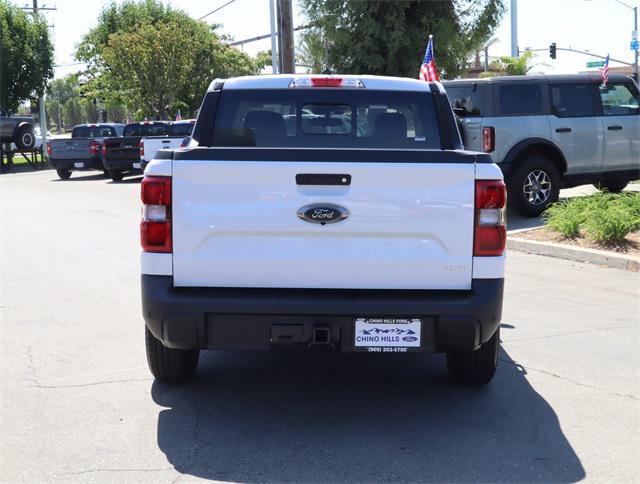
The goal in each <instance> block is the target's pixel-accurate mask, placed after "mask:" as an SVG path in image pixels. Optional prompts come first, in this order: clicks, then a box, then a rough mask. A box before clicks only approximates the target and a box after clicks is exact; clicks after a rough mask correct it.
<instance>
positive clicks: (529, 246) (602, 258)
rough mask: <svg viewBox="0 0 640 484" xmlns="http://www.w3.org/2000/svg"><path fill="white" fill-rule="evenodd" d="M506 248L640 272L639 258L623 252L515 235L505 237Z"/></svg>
mask: <svg viewBox="0 0 640 484" xmlns="http://www.w3.org/2000/svg"><path fill="white" fill-rule="evenodd" d="M507 249H509V250H517V251H520V252H527V253H528V254H537V255H546V256H549V257H557V258H558V259H567V260H573V261H576V262H587V263H589V264H598V265H602V266H607V267H613V268H615V269H623V270H625V271H631V272H640V258H638V257H633V256H630V255H623V254H612V253H611V252H607V251H604V250H597V249H587V248H584V247H579V248H577V247H571V246H567V245H563V244H556V243H555V242H540V241H537V240H525V239H519V238H517V237H508V238H507Z"/></svg>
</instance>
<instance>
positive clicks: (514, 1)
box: [510, 0, 520, 57]
mask: <svg viewBox="0 0 640 484" xmlns="http://www.w3.org/2000/svg"><path fill="white" fill-rule="evenodd" d="M510 10H511V57H518V56H519V55H520V52H519V51H518V0H511V9H510Z"/></svg>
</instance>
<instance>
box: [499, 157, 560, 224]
mask: <svg viewBox="0 0 640 484" xmlns="http://www.w3.org/2000/svg"><path fill="white" fill-rule="evenodd" d="M560 178H561V177H560V173H559V172H558V169H557V168H556V166H555V165H554V164H553V162H552V161H551V160H549V159H547V158H545V157H543V156H538V155H536V156H530V157H527V158H524V159H523V160H522V161H520V162H518V163H517V164H516V165H515V166H514V167H513V170H512V171H511V173H509V176H508V177H507V190H508V191H509V203H510V204H511V206H512V207H513V208H515V209H516V210H517V211H518V212H520V213H521V214H522V215H524V216H526V217H537V216H538V215H540V214H541V213H542V212H544V211H545V210H546V209H547V207H548V206H549V205H551V204H552V203H555V202H557V201H558V196H559V194H560Z"/></svg>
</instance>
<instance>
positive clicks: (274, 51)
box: [269, 0, 278, 74]
mask: <svg viewBox="0 0 640 484" xmlns="http://www.w3.org/2000/svg"><path fill="white" fill-rule="evenodd" d="M274 1H275V0H269V20H270V25H271V69H273V73H274V74H278V46H277V42H278V41H277V39H276V12H275V5H274V4H273V2H274Z"/></svg>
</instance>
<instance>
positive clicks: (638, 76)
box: [633, 7, 640, 83]
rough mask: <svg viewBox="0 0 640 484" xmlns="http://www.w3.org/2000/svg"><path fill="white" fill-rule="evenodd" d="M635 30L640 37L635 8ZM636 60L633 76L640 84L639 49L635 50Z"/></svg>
mask: <svg viewBox="0 0 640 484" xmlns="http://www.w3.org/2000/svg"><path fill="white" fill-rule="evenodd" d="M633 30H634V31H635V33H636V35H638V7H633ZM635 54H636V60H635V63H634V66H633V75H634V77H635V78H636V82H638V83H640V75H639V74H638V49H637V48H636V50H635Z"/></svg>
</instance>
